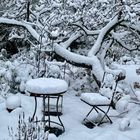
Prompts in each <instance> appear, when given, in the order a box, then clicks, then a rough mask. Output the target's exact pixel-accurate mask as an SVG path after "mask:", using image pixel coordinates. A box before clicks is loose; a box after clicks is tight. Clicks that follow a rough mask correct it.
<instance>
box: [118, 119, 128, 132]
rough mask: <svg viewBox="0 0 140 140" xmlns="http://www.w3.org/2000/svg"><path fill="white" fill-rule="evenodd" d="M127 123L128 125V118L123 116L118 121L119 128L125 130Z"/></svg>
mask: <svg viewBox="0 0 140 140" xmlns="http://www.w3.org/2000/svg"><path fill="white" fill-rule="evenodd" d="M129 125H130V119H129V118H123V119H122V120H121V121H120V123H119V129H120V130H121V131H125V130H127V129H128V127H129Z"/></svg>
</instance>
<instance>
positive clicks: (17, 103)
mask: <svg viewBox="0 0 140 140" xmlns="http://www.w3.org/2000/svg"><path fill="white" fill-rule="evenodd" d="M18 107H21V99H20V97H18V96H17V95H11V96H9V97H8V98H7V99H6V109H7V110H8V111H12V110H14V109H16V108H18Z"/></svg>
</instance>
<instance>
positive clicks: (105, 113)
mask: <svg viewBox="0 0 140 140" xmlns="http://www.w3.org/2000/svg"><path fill="white" fill-rule="evenodd" d="M96 109H98V110H100V111H101V112H103V113H104V116H103V117H102V119H101V120H100V122H99V123H98V126H99V125H100V124H101V123H102V121H103V119H104V118H105V117H107V118H108V120H109V121H110V123H113V122H112V120H111V119H110V117H109V116H108V115H107V113H108V111H109V109H110V106H109V107H108V110H107V111H106V112H105V111H104V110H102V109H101V108H99V107H97V106H96Z"/></svg>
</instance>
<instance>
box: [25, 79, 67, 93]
mask: <svg viewBox="0 0 140 140" xmlns="http://www.w3.org/2000/svg"><path fill="white" fill-rule="evenodd" d="M67 89H68V84H67V82H66V81H64V80H61V79H55V78H37V79H31V80H29V81H27V83H26V90H27V91H29V92H31V93H37V94H47V93H48V94H49V93H52V94H55V93H61V92H65V91H67Z"/></svg>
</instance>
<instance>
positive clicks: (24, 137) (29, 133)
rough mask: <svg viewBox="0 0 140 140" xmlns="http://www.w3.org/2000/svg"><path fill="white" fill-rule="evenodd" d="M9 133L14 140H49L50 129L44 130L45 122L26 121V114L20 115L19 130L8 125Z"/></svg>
mask: <svg viewBox="0 0 140 140" xmlns="http://www.w3.org/2000/svg"><path fill="white" fill-rule="evenodd" d="M8 131H9V135H10V137H11V138H12V139H13V140H48V135H49V132H48V131H46V132H45V131H44V127H43V123H42V122H38V119H37V118H36V122H31V120H30V118H29V120H28V122H26V121H25V115H24V113H23V115H19V119H18V127H17V130H14V129H13V128H12V127H8Z"/></svg>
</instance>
